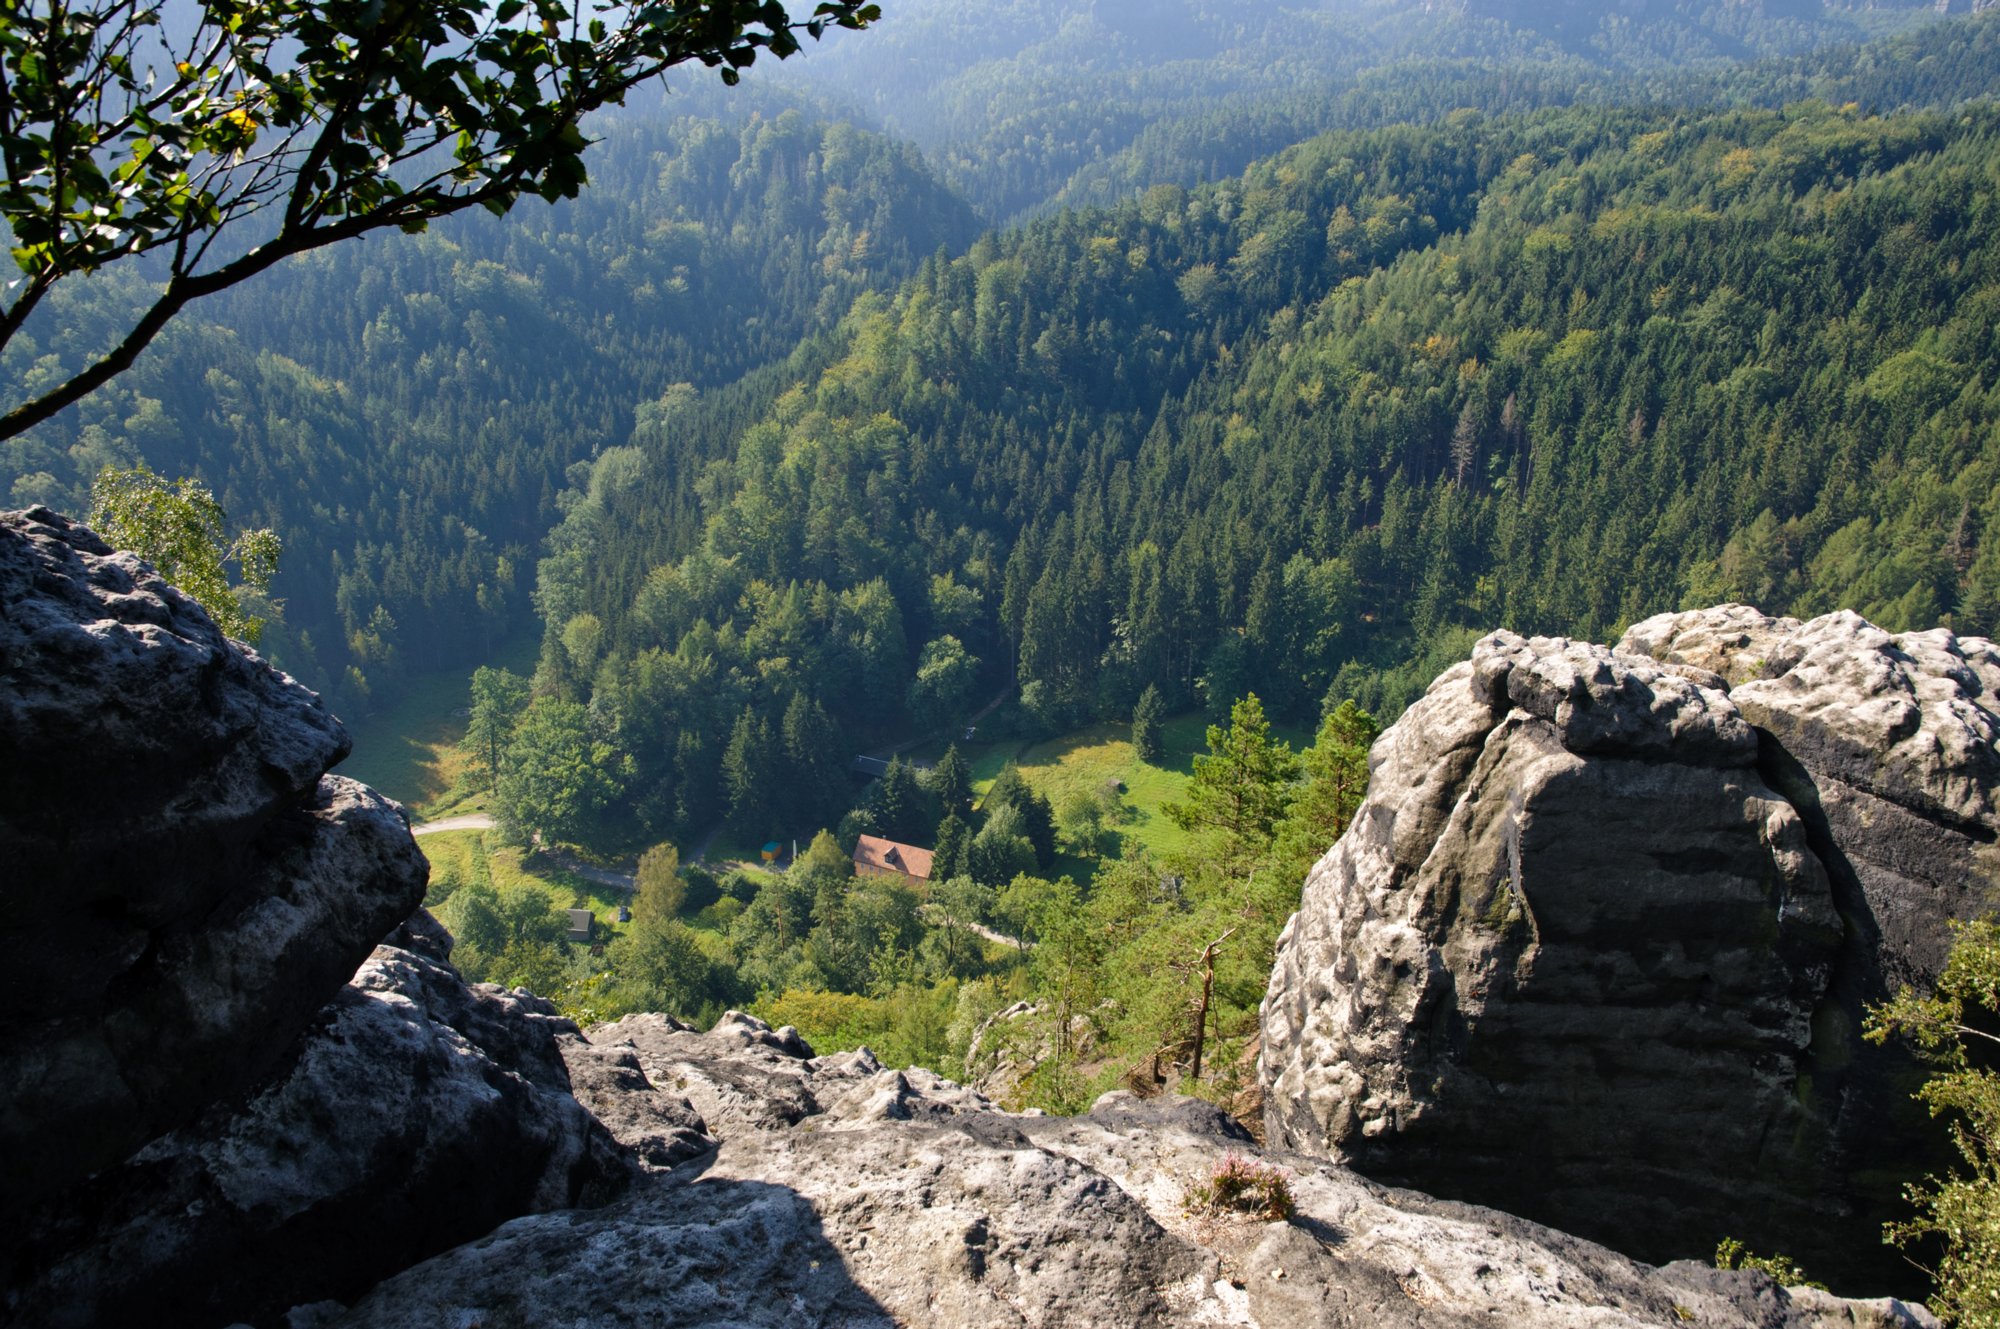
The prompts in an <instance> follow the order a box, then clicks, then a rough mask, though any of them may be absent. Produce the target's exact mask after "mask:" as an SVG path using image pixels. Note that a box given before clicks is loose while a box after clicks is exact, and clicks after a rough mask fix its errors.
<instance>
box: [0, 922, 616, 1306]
mask: <svg viewBox="0 0 2000 1329" xmlns="http://www.w3.org/2000/svg"><path fill="white" fill-rule="evenodd" d="M432 929H435V924H429V925H428V927H425V926H423V925H422V924H419V925H417V927H416V929H415V931H416V933H417V935H415V936H412V935H411V932H412V929H410V928H405V929H403V930H401V932H400V934H399V939H402V940H406V941H412V942H415V943H416V944H418V945H419V946H424V943H425V935H424V934H426V933H429V934H430V939H431V942H432V944H433V945H434V944H435V937H436V935H438V933H441V930H437V932H431V930H432ZM446 940H447V941H448V939H446ZM430 948H431V947H429V946H425V949H430ZM575 1037H576V1027H575V1025H573V1024H571V1023H570V1022H569V1021H568V1020H565V1019H563V1018H561V1017H560V1016H558V1015H557V1014H556V1013H555V1011H554V1009H553V1008H552V1007H550V1006H549V1005H548V1004H547V1003H546V1002H544V1001H542V1000H540V999H539V998H537V997H534V996H532V995H530V994H527V993H525V992H512V993H510V992H505V991H502V990H500V989H498V988H494V987H491V986H487V985H481V986H479V987H471V988H468V987H467V986H466V984H465V983H464V982H463V981H462V980H461V979H460V978H459V977H458V975H457V974H456V973H455V972H454V971H453V970H452V969H451V968H450V967H449V966H447V965H446V964H444V963H443V961H442V959H441V958H439V957H438V956H435V955H426V954H423V953H421V951H420V950H405V949H401V948H399V947H396V946H386V945H385V946H383V947H380V948H379V949H377V950H376V951H375V952H374V954H373V955H371V956H370V957H369V959H368V962H367V963H366V964H364V965H363V966H362V967H361V970H360V972H359V973H357V974H356V975H355V976H354V981H353V982H352V983H350V984H349V985H348V986H347V987H345V988H344V989H342V990H341V991H340V993H339V994H338V995H337V996H336V997H335V998H334V1000H333V1001H332V1002H331V1003H329V1004H328V1005H327V1006H326V1007H325V1008H324V1009H323V1010H322V1011H321V1012H320V1013H319V1015H318V1017H317V1018H316V1019H315V1021H314V1025H313V1028H312V1029H311V1031H310V1032H309V1033H308V1034H307V1035H305V1036H304V1037H303V1038H302V1039H301V1040H300V1041H299V1042H298V1043H297V1045H296V1046H295V1047H294V1048H293V1049H292V1058H293V1059H292V1062H291V1064H290V1065H289V1067H288V1068H287V1069H286V1070H285V1071H284V1072H283V1073H282V1074H281V1075H280V1076H279V1077H278V1078H277V1079H276V1080H275V1082H273V1083H272V1084H270V1085H269V1086H268V1087H266V1088H264V1089H263V1090H261V1091H260V1092H258V1093H257V1094H255V1095H254V1096H253V1097H251V1098H250V1099H249V1100H248V1101H247V1102H245V1103H243V1104H241V1105H240V1106H235V1107H229V1106H220V1105H219V1106H217V1107H216V1108H214V1109H212V1110H211V1111H210V1112H209V1113H208V1114H207V1115H206V1116H204V1117H203V1118H202V1120H201V1121H200V1122H199V1123H197V1124H196V1125H194V1126H191V1127H189V1128H187V1129H184V1130H181V1131H176V1132H174V1133H171V1134H169V1135H166V1136H163V1137H162V1138H160V1139H157V1140H154V1141H153V1142H151V1143H150V1144H148V1145H147V1146H146V1147H145V1148H144V1149H143V1150H141V1151H140V1152H139V1153H138V1154H137V1155H136V1156H135V1157H134V1158H133V1159H132V1160H130V1161H129V1162H127V1163H125V1164H123V1165H121V1166H119V1167H115V1168H110V1169H107V1170H105V1171H104V1172H101V1173H99V1174H98V1175H97V1176H95V1177H93V1178H92V1179H91V1180H90V1181H89V1182H88V1183H86V1184H85V1185H83V1186H81V1187H77V1188H73V1189H72V1190H70V1191H69V1192H67V1193H66V1194H65V1195H63V1196H62V1197H61V1198H60V1200H58V1201H54V1202H51V1203H50V1204H49V1205H47V1206H46V1207H45V1208H44V1210H43V1211H42V1212H40V1213H39V1214H37V1215H35V1218H34V1220H33V1222H32V1223H30V1224H29V1225H27V1226H26V1228H25V1229H24V1230H25V1234H26V1240H24V1241H21V1242H18V1243H16V1244H15V1245H14V1247H13V1249H12V1250H10V1252H9V1253H8V1256H7V1259H8V1262H9V1264H10V1265H11V1266H12V1267H11V1268H10V1269H9V1270H8V1274H9V1277H8V1278H7V1280H6V1285H7V1287H8V1289H9V1291H8V1292H7V1293H6V1294H5V1297H4V1299H0V1310H4V1313H0V1319H5V1320H6V1321H7V1322H8V1323H14V1324H36V1325H43V1326H48V1327H49V1329H60V1327H61V1326H67V1325H74V1326H79V1327H81V1326H91V1325H106V1324H160V1325H174V1324H187V1325H203V1326H213V1325H220V1324H225V1323H228V1322H229V1321H230V1320H231V1319H233V1318H240V1319H245V1320H251V1319H255V1320H260V1321H261V1320H268V1319H269V1318H271V1317H272V1316H274V1315H276V1314H279V1313H282V1312H283V1310H284V1309H285V1308H286V1307H288V1306H292V1305H296V1304H300V1303H304V1302H312V1301H317V1300H321V1299H324V1298H337V1299H341V1300H351V1299H353V1298H354V1297H356V1296H358V1295H359V1294H360V1293H362V1292H364V1291H365V1290H366V1289H367V1288H368V1287H370V1286H371V1285H372V1284H374V1283H375V1282H377V1281H378V1280H380V1279H381V1278H383V1277H386V1276H387V1275H389V1274H391V1273H394V1272H395V1271H396V1270H398V1269H401V1268H404V1267H405V1266H407V1265H408V1264H410V1263H411V1262H412V1261H413V1260H416V1259H420V1258H422V1257H423V1256H425V1255H428V1254H432V1253H435V1252H437V1251H441V1250H445V1249H447V1248H449V1247H451V1246H453V1245H456V1244H457V1243H459V1242H463V1241H466V1240H469V1239H471V1238H473V1237H476V1236H479V1235H481V1234H483V1233H485V1232H487V1231H488V1230H490V1229H491V1228H492V1227H493V1226H494V1225H495V1224H497V1223H499V1222H500V1221H501V1220H503V1219H506V1218H510V1217H513V1216H515V1215H519V1214H524V1213H536V1212H542V1211H546V1210H552V1209H563V1208H568V1207H571V1206H576V1205H587V1204H598V1203H603V1202H604V1201H606V1200H609V1199H611V1198H613V1197H614V1196H615V1195H617V1194H619V1193H620V1192H621V1191H622V1190H623V1189H624V1188H625V1187H626V1186H627V1185H628V1184H629V1182H630V1181H631V1179H632V1177H633V1176H634V1175H635V1174H636V1172H637V1168H636V1166H635V1164H634V1163H633V1161H632V1159H631V1156H630V1154H629V1153H628V1152H627V1151H626V1150H624V1149H622V1148H621V1147H620V1146H619V1145H618V1144H617V1142H616V1141H614V1140H613V1139H612V1138H611V1136H610V1135H609V1134H608V1133H607V1132H606V1131H605V1129H604V1128H603V1127H602V1126H601V1125H599V1123H598V1122H597V1121H596V1120H595V1119H594V1118H593V1117H592V1116H591V1115H590V1113H589V1112H587V1111H586V1110H584V1108H582V1107H581V1106H580V1105H579V1104H578V1102H577V1101H576V1099H575V1098H573V1097H572V1096H571V1093H570V1083H569V1078H568V1074H567V1072H566V1070H565V1067H564V1061H563V1056H562V1048H561V1043H562V1041H563V1040H564V1039H574V1038H575ZM635 1090H637V1091H639V1092H638V1095H637V1096H640V1097H643V1093H644V1092H645V1090H644V1087H643V1085H640V1086H635Z"/></svg>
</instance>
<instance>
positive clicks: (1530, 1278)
mask: <svg viewBox="0 0 2000 1329" xmlns="http://www.w3.org/2000/svg"><path fill="white" fill-rule="evenodd" d="M647 1024H655V1025H657V1026H658V1029H659V1030H664V1031H665V1032H663V1033H661V1037H662V1038H664V1039H671V1040H673V1042H672V1044H671V1046H672V1049H673V1051H672V1056H673V1057H674V1059H675V1064H676V1065H678V1066H680V1067H682V1068H687V1069H689V1070H694V1069H699V1070H700V1076H699V1079H700V1081H701V1082H704V1083H711V1084H712V1083H722V1082H735V1081H740V1080H745V1079H748V1078H750V1077H753V1076H754V1075H756V1074H758V1073H761V1072H771V1071H775V1072H776V1073H778V1074H779V1076H780V1077H781V1079H782V1080H783V1081H784V1082H785V1083H786V1084H787V1085H788V1086H789V1087H788V1089H787V1090H786V1092H785V1095H783V1097H784V1101H786V1102H789V1103H799V1102H803V1101H804V1099H801V1098H799V1097H796V1096H794V1094H793V1091H802V1092H803V1094H804V1095H805V1096H807V1097H808V1098H810V1100H811V1101H812V1102H813V1103H822V1102H823V1103H825V1104H829V1105H831V1106H828V1107H826V1108H825V1109H823V1110H820V1111H807V1112H806V1113H805V1114H804V1115H802V1116H800V1117H798V1118H797V1119H796V1120H793V1121H786V1120H785V1119H784V1116H783V1114H782V1113H779V1114H776V1115H765V1116H763V1117H762V1118H761V1121H760V1122H758V1123H753V1122H752V1121H751V1120H750V1119H749V1118H748V1117H747V1116H743V1117H739V1118H738V1120H737V1126H736V1129H735V1130H734V1131H725V1132H723V1134H724V1136H725V1138H724V1139H723V1141H722V1144H721V1147H720V1149H719V1150H718V1151H717V1153H716V1154H715V1155H714V1156H713V1157H712V1158H704V1159H700V1160H697V1161H694V1162H691V1163H689V1164H687V1165H685V1166H683V1167H681V1168H679V1169H677V1170H675V1171H673V1172H670V1173H665V1174H656V1175H654V1176H652V1177H649V1178H648V1179H647V1180H645V1181H644V1182H642V1183H641V1184H640V1185H639V1186H638V1187H637V1188H636V1189H635V1190H634V1191H633V1193H632V1194H631V1195H630V1196H628V1197H627V1198H625V1199H624V1200H621V1201H619V1202H617V1203H616V1204H614V1205H611V1206H609V1207H607V1208H604V1209H601V1210H597V1211H595V1212H592V1213H588V1214H580V1213H560V1214H549V1215H543V1216H539V1217H531V1218H523V1219H518V1220H516V1221H514V1222H512V1223H509V1224H507V1225H505V1226H504V1227H502V1228H500V1229H499V1230H498V1231H496V1232H494V1233H493V1234H492V1235H491V1236H489V1237H486V1238H484V1239H482V1240H479V1241H476V1242H473V1243H470V1244H468V1245H466V1246H462V1247H460V1248H458V1249H457V1250H454V1251H450V1252H447V1253H446V1254H444V1255H441V1256H439V1257H437V1258H436V1259H434V1260H431V1261H429V1262H428V1263H426V1264H423V1265H420V1266H418V1267H416V1268H414V1269H411V1270H409V1271H407V1272H405V1273H403V1274H400V1275H398V1276H397V1277H395V1278H392V1279H390V1280H389V1281H387V1282H385V1283H383V1284H382V1285H381V1286H379V1287H377V1288H376V1289H375V1290H374V1291H373V1292H371V1293H369V1294H368V1296H366V1297H365V1298H363V1299H362V1301H361V1302H360V1303H359V1304H357V1305H355V1306H354V1307H353V1309H352V1310H351V1311H350V1312H349V1313H347V1314H346V1315H345V1316H343V1317H340V1318H338V1319H335V1320H333V1321H332V1323H333V1324H336V1325H339V1326H341V1327H342V1329H418V1327H419V1326H421V1327H423V1329H431V1326H437V1325H468V1324H479V1325H483V1326H487V1327H488V1329H513V1327H514V1326H530V1325H532V1326H538V1327H546V1329H563V1327H576V1329H581V1327H582V1326H590V1327H591V1329H612V1327H613V1326H642V1325H645V1326H651V1325H661V1324H671V1325H677V1326H679V1325H684V1326H715V1327H716V1329H721V1327H722V1326H732V1327H735V1326H773V1327H774V1329H775V1327H776V1326H835V1325H838V1326H885V1327H886V1326H890V1325H898V1326H901V1325H909V1326H917V1325H921V1326H926V1327H927V1329H928V1327H929V1326H944V1327H947V1329H955V1327H961V1326H962V1327H964V1329H987V1327H988V1326H1029V1325H1033V1326H1079V1327H1082V1326H1091V1327H1095V1326H1118V1327H1119V1329H1125V1327H1126V1326H1135V1327H1137V1326H1162V1327H1165V1326H1193V1325H1240V1326H1265V1327H1266V1329H1281V1327H1282V1329H1306V1326H1315V1327H1318V1326H1356V1327H1357V1329H1359V1327H1360V1326H1367V1327H1368V1329H1403V1327H1405V1326H1408V1327H1411V1329H1414V1327H1415V1326H1419V1325H1422V1326H1429V1327H1433V1329H1434V1327H1436V1326H1459V1325H1467V1326H1469V1325H1474V1324H1478V1325H1493V1324H1510V1325H1530V1324H1532V1325H1537V1326H1541V1325H1549V1326H1558V1327H1561V1326H1576V1327H1577V1329H1582V1327H1583V1326H1592V1327H1593V1329H1605V1327H1610V1326H1638V1325H1667V1324H1679V1323H1690V1322H1691V1323H1698V1324H1702V1325H1706V1326H1714V1327H1716V1329H1749V1327H1750V1326H1757V1329H1807V1327H1808V1326H1813V1327H1815V1329H1832V1326H1835V1325H1840V1326H1880V1327H1882V1329H1887V1327H1888V1326H1919V1325H1934V1324H1935V1321H1933V1320H1931V1319H1930V1318H1929V1316H1928V1315H1927V1314H1925V1313H1924V1312H1923V1311H1922V1310H1921V1308H1913V1307H1908V1306H1905V1305H1902V1304H1901V1303H1894V1302H1889V1301H1882V1302H1876V1303H1860V1302H1847V1301H1841V1300H1839V1299H1837V1298H1829V1297H1823V1296H1822V1295H1821V1294H1811V1293H1804V1292H1799V1293H1791V1292H1787V1291H1785V1290H1784V1289H1781V1288H1778V1287H1777V1286H1776V1285H1774V1284H1773V1283H1772V1282H1771V1281H1770V1280H1769V1279H1768V1278H1764V1277H1763V1276H1761V1275H1757V1274H1746V1273H1737V1274H1722V1273H1718V1272H1717V1271H1715V1270H1712V1269H1695V1268H1683V1269H1667V1270H1655V1269H1651V1268H1648V1267H1646V1266H1644V1265H1640V1264H1637V1263H1635V1262H1634V1261H1632V1260H1630V1259H1627V1258H1626V1257H1624V1256H1620V1255H1615V1254H1613V1253H1612V1252H1610V1251H1607V1250H1604V1249H1603V1248H1601V1247H1597V1246H1592V1245H1591V1244H1589V1243H1588V1242H1583V1241H1579V1240H1576V1239H1575V1238H1571V1237H1565V1236H1563V1235H1561V1234H1559V1233H1555V1232H1551V1231H1548V1230H1547V1229H1544V1228H1539V1227H1537V1226H1535V1225H1534V1224H1532V1223H1528V1222H1525V1221H1523V1220H1520V1219H1516V1218H1511V1217H1508V1216H1506V1215H1503V1214H1497V1213H1493V1212H1490V1211H1486V1210H1480V1209H1475V1208H1472V1207H1470V1206H1465V1205H1455V1204H1448V1203H1440V1202H1437V1201H1432V1200H1428V1199H1426V1198H1425V1197H1422V1196H1418V1195H1412V1194H1408V1193H1398V1192H1392V1191H1387V1190H1384V1189H1382V1188H1381V1187H1379V1186H1374V1185H1371V1184H1370V1183H1367V1182H1364V1181H1362V1180H1360V1179H1359V1178H1357V1177H1355V1176H1354V1175H1353V1174H1351V1173H1349V1172H1347V1171H1345V1170H1344V1169H1341V1168H1339V1167H1337V1166H1334V1165H1332V1164H1329V1163H1326V1162H1325V1161H1323V1160H1312V1159H1307V1158H1303V1157H1300V1156H1297V1155H1274V1156H1271V1157H1270V1158H1269V1159H1267V1160H1266V1162H1267V1163H1268V1164H1270V1165H1275V1166H1278V1167H1281V1168H1283V1169H1284V1170H1285V1172H1286V1173H1287V1175H1288V1177H1289V1180H1290V1185H1291V1188H1292V1191H1293V1194H1294V1195H1295V1196H1296V1197H1297V1200H1298V1214H1297V1215H1296V1217H1295V1218H1294V1219H1293V1220H1292V1221H1290V1222H1261V1221H1256V1220H1253V1219H1250V1218H1247V1217H1227V1216H1223V1217H1212V1216H1211V1217H1194V1216H1190V1215H1189V1213H1188V1212H1187V1211H1186V1208H1185V1192H1186V1187H1187V1185H1188V1183H1190V1182H1192V1181H1196V1180H1199V1179H1201V1178H1204V1177H1206V1176H1209V1175H1211V1174H1212V1173H1213V1171H1214V1170H1215V1169H1216V1168H1217V1167H1218V1166H1220V1165H1221V1164H1222V1163H1223V1162H1224V1160H1225V1159H1230V1158H1232V1157H1233V1158H1237V1159H1239V1160H1240V1159H1242V1158H1245V1157H1254V1156H1255V1151H1254V1147H1253V1146H1252V1145H1251V1144H1250V1142H1249V1138H1248V1136H1247V1135H1246V1134H1245V1133H1244V1132H1243V1130H1242V1128H1241V1127H1240V1126H1238V1125H1237V1124H1236V1123H1235V1122H1234V1121H1232V1120H1231V1119H1229V1118H1228V1117H1227V1116H1225V1115H1223V1114H1222V1113H1221V1112H1220V1111H1218V1110H1217V1109H1216V1108H1214V1107H1212V1106H1211V1105H1208V1104H1205V1103H1200V1102H1197V1101H1195V1100H1191V1099H1180V1100H1153V1101H1150V1102H1142V1101H1139V1100H1137V1099H1134V1098H1133V1097H1132V1096H1131V1095H1129V1094H1116V1095H1107V1098H1106V1100H1105V1101H1104V1102H1102V1103H1100V1105H1099V1106H1098V1107H1097V1108H1096V1109H1094V1110H1093V1111H1092V1112H1091V1113H1090V1115H1088V1116H1085V1117H1076V1118H1050V1117H1028V1116H1013V1115H1010V1114H1006V1113H1000V1112H995V1111H993V1110H992V1109H991V1108H990V1107H988V1106H986V1105H985V1104H984V1101H983V1100H982V1099H980V1098H979V1097H978V1096H977V1095H975V1094H972V1093H970V1092H969V1091H967V1090H964V1089H963V1088H960V1087H959V1086H956V1085H952V1084H950V1083H949V1082H947V1081H943V1080H940V1079H938V1078H937V1077H935V1076H932V1075H929V1074H928V1073H925V1072H915V1071H910V1072H897V1071H891V1070H884V1069H882V1068H881V1067H880V1066H879V1065H878V1064H877V1063H875V1061H874V1059H873V1058H872V1057H870V1056H868V1055H866V1054H865V1053H861V1054H847V1055H845V1056H843V1057H826V1058H813V1057H810V1056H806V1057H799V1056H797V1055H795V1053H794V1052H792V1051H788V1050H785V1049H783V1048H781V1047H779V1046H776V1045H775V1044H777V1043H781V1042H786V1041H788V1040H783V1039H780V1038H779V1036H778V1035H776V1034H775V1033H773V1031H769V1030H766V1029H763V1028H762V1026H759V1025H756V1024H755V1023H754V1022H752V1021H749V1020H748V1019H747V1017H735V1018H732V1019H731V1020H730V1021H729V1022H728V1023H727V1025H726V1026H725V1027H722V1028H720V1029H719V1030H718V1031H716V1032H714V1033H711V1034H708V1035H701V1034H696V1033H694V1032H693V1031H690V1030H686V1029H673V1030H667V1029H666V1026H665V1024H664V1022H658V1021H655V1020H653V1019H652V1018H650V1017H644V1018H642V1019H640V1020H638V1021H629V1022H621V1025H620V1026H619V1027H621V1028H623V1029H625V1030H628V1031H629V1030H632V1029H634V1028H636V1027H638V1026H641V1025H647ZM608 1028H611V1026H605V1027H600V1029H599V1030H597V1031H593V1032H595V1033H598V1034H600V1035H601V1034H602V1033H603V1032H604V1030H605V1029H608ZM760 1035H770V1041H765V1040H764V1039H763V1038H761V1037H760ZM635 1045H636V1044H635ZM808 1051H809V1050H808ZM780 1059H784V1061H781V1060H780ZM785 1062H789V1065H787V1064H785ZM689 1082H690V1084H692V1083H695V1082H696V1079H695V1077H694V1076H692V1075H690V1079H689ZM890 1104H897V1105H899V1106H897V1107H894V1108H890V1107H888V1105H890Z"/></svg>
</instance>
